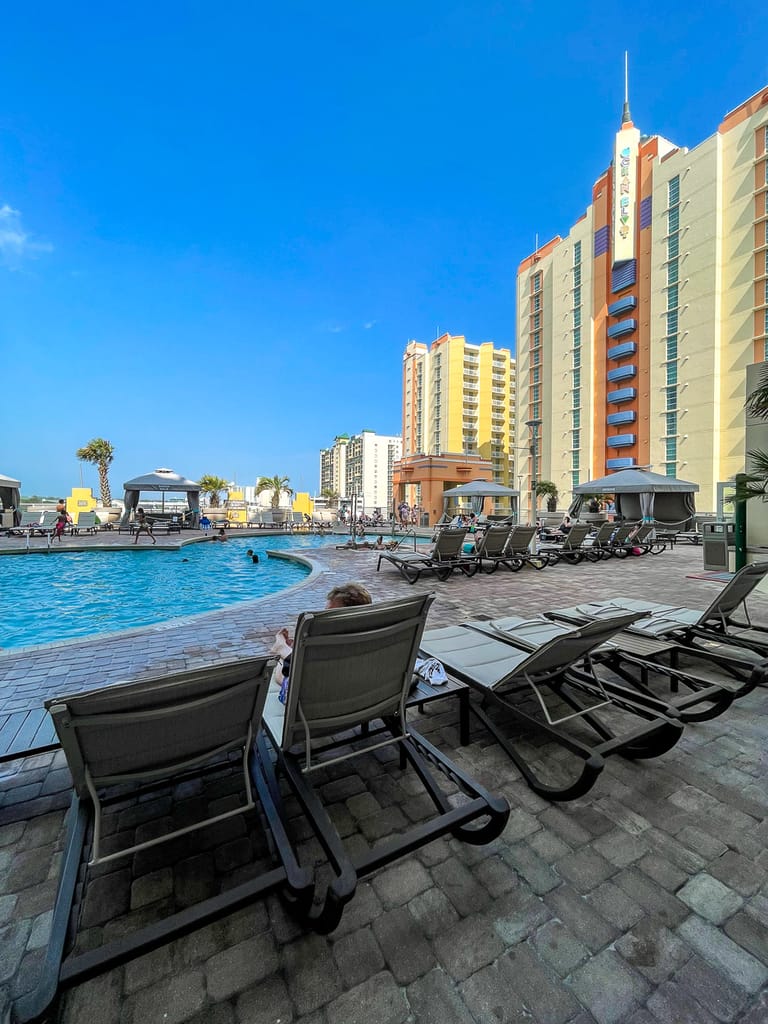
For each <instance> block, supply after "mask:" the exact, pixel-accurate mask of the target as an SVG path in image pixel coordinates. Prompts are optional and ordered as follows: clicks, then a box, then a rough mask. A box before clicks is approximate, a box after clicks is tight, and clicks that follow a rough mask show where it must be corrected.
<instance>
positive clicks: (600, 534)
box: [592, 523, 616, 544]
mask: <svg viewBox="0 0 768 1024" xmlns="http://www.w3.org/2000/svg"><path fill="white" fill-rule="evenodd" d="M615 529H616V527H615V526H614V524H613V523H603V525H602V526H601V527H600V528H599V529H598V531H597V533H596V534H595V536H594V537H593V538H592V543H593V544H607V543H608V541H609V540H610V539H611V537H612V536H613V532H614V530H615Z"/></svg>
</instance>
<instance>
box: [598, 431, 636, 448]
mask: <svg viewBox="0 0 768 1024" xmlns="http://www.w3.org/2000/svg"><path fill="white" fill-rule="evenodd" d="M636 441H637V434H614V435H613V437H606V439H605V443H606V444H607V445H608V447H609V448H631V447H632V445H634V444H635V442H636Z"/></svg>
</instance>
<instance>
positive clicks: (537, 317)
mask: <svg viewBox="0 0 768 1024" xmlns="http://www.w3.org/2000/svg"><path fill="white" fill-rule="evenodd" d="M540 327H541V313H534V314H533V329H534V331H538V330H539V328H540Z"/></svg>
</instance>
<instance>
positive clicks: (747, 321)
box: [517, 90, 768, 511]
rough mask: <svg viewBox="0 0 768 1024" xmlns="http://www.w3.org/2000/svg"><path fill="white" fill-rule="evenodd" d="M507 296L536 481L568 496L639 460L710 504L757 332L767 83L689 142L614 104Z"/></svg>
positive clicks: (762, 317)
mask: <svg viewBox="0 0 768 1024" xmlns="http://www.w3.org/2000/svg"><path fill="white" fill-rule="evenodd" d="M517 300H518V302H517V305H518V324H517V338H518V345H517V358H518V371H519V380H520V384H519V401H518V419H519V422H520V423H526V422H529V423H535V424H536V427H534V428H532V429H536V430H537V433H538V437H537V444H536V447H537V450H538V453H539V458H538V460H537V465H536V467H535V479H537V480H541V479H542V478H544V479H550V480H552V481H554V483H555V484H556V485H557V487H558V489H559V490H560V493H561V494H563V495H568V494H569V493H570V491H571V490H572V488H573V487H574V486H576V485H577V484H579V483H584V482H586V481H587V480H590V479H594V478H596V477H602V476H604V475H605V474H606V473H608V472H610V471H611V470H615V469H624V468H627V467H631V466H645V467H650V468H652V469H653V470H654V471H655V472H658V473H664V474H666V475H668V476H677V477H680V478H682V479H685V480H691V481H693V482H695V483H697V484H698V485H699V487H700V492H699V495H698V497H697V505H698V508H699V509H700V510H701V511H713V510H714V509H715V506H716V500H717V484H718V482H720V481H725V480H728V479H729V478H732V477H733V475H734V474H735V473H736V472H739V471H740V470H742V469H743V467H744V402H745V397H746V378H745V371H746V367H747V366H748V365H749V364H751V363H754V362H756V361H762V360H764V359H765V358H766V346H767V345H768V90H762V91H761V92H759V93H757V94H756V95H755V96H752V97H751V98H750V99H748V100H746V102H744V103H742V104H741V106H739V107H737V108H736V109H735V110H733V111H732V112H731V113H730V114H728V115H727V116H726V117H725V119H724V120H723V122H722V124H720V126H719V127H718V129H717V131H716V132H715V133H714V134H713V135H712V136H710V138H708V139H706V140H705V141H704V142H702V143H700V144H699V145H698V146H696V147H695V148H693V149H685V148H680V147H677V146H675V145H674V144H673V143H671V142H668V141H667V140H666V139H663V138H661V137H660V136H658V135H653V136H646V135H641V134H640V132H639V131H638V129H637V128H635V126H634V124H633V123H632V120H631V117H630V113H629V105H628V103H625V106H624V115H623V118H622V123H621V127H620V130H619V132H618V133H617V135H616V140H615V147H614V159H613V162H612V164H611V166H610V167H609V168H608V170H606V171H605V172H604V173H603V174H602V175H601V176H600V177H599V178H598V180H597V182H596V183H595V185H594V187H593V189H592V202H591V205H590V206H589V207H588V208H587V210H586V212H585V213H584V215H583V216H582V217H581V218H580V219H579V220H578V221H577V222H576V223H575V224H574V225H573V227H572V228H571V229H570V231H569V232H568V234H567V235H566V236H565V237H564V238H561V237H559V236H558V237H556V238H555V239H553V240H552V241H551V242H548V243H547V244H546V245H544V246H542V247H541V248H540V249H537V251H536V252H534V253H532V254H531V255H530V256H529V257H527V259H525V260H524V261H523V262H522V263H521V265H520V268H519V270H518V279H517ZM524 437H525V441H526V443H527V442H528V440H529V435H528V433H527V432H526V434H525V435H524ZM525 468H526V477H525V479H526V481H527V488H526V489H529V488H530V480H531V469H533V468H534V467H533V466H532V465H531V463H530V460H527V465H526V467H525Z"/></svg>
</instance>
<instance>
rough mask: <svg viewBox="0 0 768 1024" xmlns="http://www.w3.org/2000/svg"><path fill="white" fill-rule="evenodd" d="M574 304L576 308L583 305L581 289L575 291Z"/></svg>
mask: <svg viewBox="0 0 768 1024" xmlns="http://www.w3.org/2000/svg"><path fill="white" fill-rule="evenodd" d="M573 304H574V306H580V305H581V287H577V288H574V289H573Z"/></svg>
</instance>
